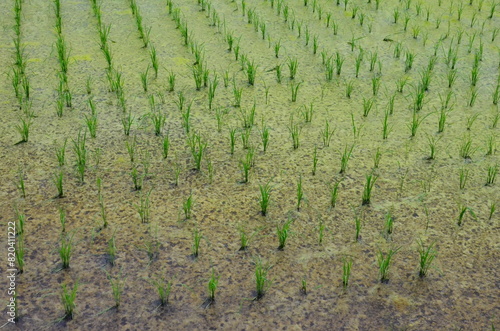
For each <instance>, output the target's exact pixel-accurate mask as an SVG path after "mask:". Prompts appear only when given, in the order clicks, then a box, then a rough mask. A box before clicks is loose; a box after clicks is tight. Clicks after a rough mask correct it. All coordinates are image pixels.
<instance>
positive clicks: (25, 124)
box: [15, 117, 33, 145]
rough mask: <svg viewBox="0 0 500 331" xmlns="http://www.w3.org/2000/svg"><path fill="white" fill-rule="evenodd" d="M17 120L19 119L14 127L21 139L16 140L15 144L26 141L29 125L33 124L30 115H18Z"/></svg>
mask: <svg viewBox="0 0 500 331" xmlns="http://www.w3.org/2000/svg"><path fill="white" fill-rule="evenodd" d="M19 121H20V123H19V124H16V126H15V128H16V130H17V132H19V134H20V135H21V140H20V141H19V142H17V143H16V145H17V144H21V143H25V142H28V139H29V135H30V129H31V125H32V124H33V121H32V120H31V117H27V118H22V117H19Z"/></svg>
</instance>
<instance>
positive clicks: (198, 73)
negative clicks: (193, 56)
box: [191, 63, 203, 91]
mask: <svg viewBox="0 0 500 331" xmlns="http://www.w3.org/2000/svg"><path fill="white" fill-rule="evenodd" d="M191 71H192V73H193V79H194V83H195V86H196V90H197V91H199V90H200V89H201V86H202V84H203V66H202V64H201V63H199V64H198V65H195V66H193V67H192V69H191Z"/></svg>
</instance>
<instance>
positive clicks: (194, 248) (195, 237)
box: [191, 228, 203, 258]
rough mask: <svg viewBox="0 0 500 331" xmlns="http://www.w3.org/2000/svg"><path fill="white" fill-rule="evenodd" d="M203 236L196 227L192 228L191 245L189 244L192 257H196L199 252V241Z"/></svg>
mask: <svg viewBox="0 0 500 331" xmlns="http://www.w3.org/2000/svg"><path fill="white" fill-rule="evenodd" d="M201 238H203V236H202V234H201V231H200V230H199V229H198V228H194V230H193V245H192V246H191V253H192V255H191V256H192V257H193V258H197V257H198V255H199V253H200V243H201Z"/></svg>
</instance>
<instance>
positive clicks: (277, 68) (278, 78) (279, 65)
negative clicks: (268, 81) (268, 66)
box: [276, 64, 282, 84]
mask: <svg viewBox="0 0 500 331" xmlns="http://www.w3.org/2000/svg"><path fill="white" fill-rule="evenodd" d="M281 66H282V65H281V64H278V65H276V80H277V81H278V84H281V79H282V74H281Z"/></svg>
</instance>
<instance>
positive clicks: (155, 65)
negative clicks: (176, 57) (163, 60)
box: [149, 45, 160, 78]
mask: <svg viewBox="0 0 500 331" xmlns="http://www.w3.org/2000/svg"><path fill="white" fill-rule="evenodd" d="M149 58H150V59H151V66H152V67H153V70H154V71H155V78H156V77H158V69H159V67H160V64H159V63H158V56H157V55H156V48H155V47H154V46H153V45H151V46H150V47H149Z"/></svg>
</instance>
